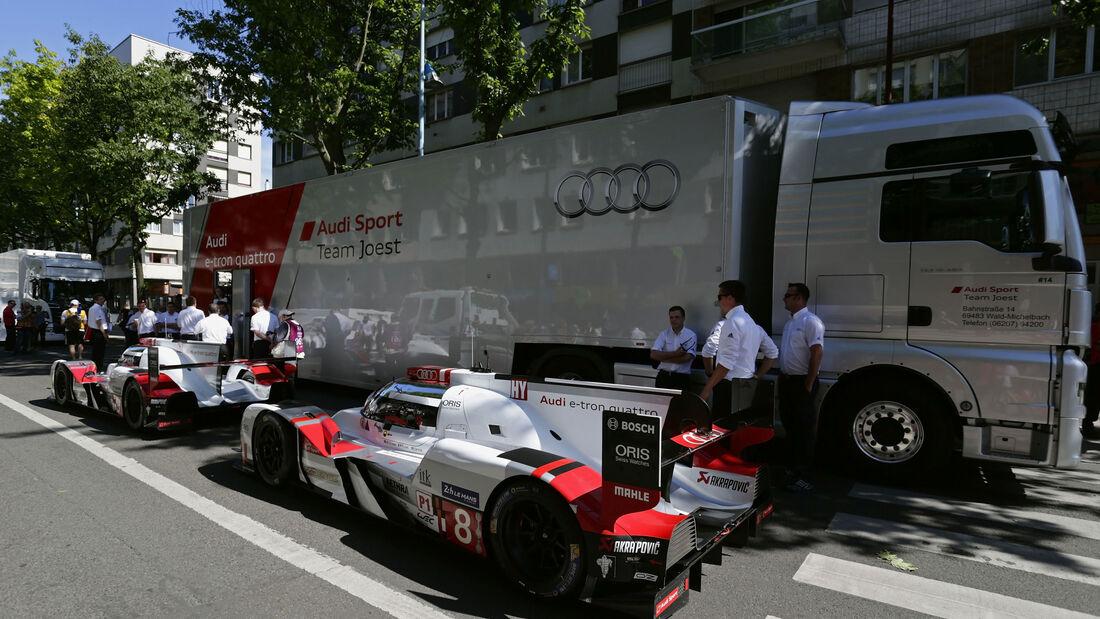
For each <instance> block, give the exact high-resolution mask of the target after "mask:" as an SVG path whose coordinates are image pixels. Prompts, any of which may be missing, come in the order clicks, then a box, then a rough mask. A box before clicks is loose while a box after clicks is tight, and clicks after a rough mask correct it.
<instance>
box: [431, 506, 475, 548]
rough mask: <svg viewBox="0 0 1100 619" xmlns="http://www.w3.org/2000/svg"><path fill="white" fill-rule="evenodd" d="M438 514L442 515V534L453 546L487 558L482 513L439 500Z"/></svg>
mask: <svg viewBox="0 0 1100 619" xmlns="http://www.w3.org/2000/svg"><path fill="white" fill-rule="evenodd" d="M436 512H437V513H439V514H442V516H443V518H442V523H441V524H442V526H441V533H442V534H443V537H444V539H446V540H447V541H449V542H451V543H452V544H455V545H458V546H462V547H463V548H465V549H466V550H469V551H470V552H476V553H477V554H479V555H482V556H485V544H484V542H483V541H482V538H481V516H482V514H481V512H479V511H477V510H475V509H470V508H467V507H463V506H461V505H456V504H455V503H452V502H450V501H447V500H445V499H439V507H438V508H437V510H436Z"/></svg>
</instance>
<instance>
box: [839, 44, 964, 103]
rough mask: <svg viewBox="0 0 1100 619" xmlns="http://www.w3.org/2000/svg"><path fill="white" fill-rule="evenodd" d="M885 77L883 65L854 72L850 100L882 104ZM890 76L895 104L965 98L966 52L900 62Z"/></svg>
mask: <svg viewBox="0 0 1100 619" xmlns="http://www.w3.org/2000/svg"><path fill="white" fill-rule="evenodd" d="M885 73H886V66H885V65H879V66H877V67H868V68H865V69H858V70H856V72H855V74H854V75H853V76H852V97H853V98H854V99H855V100H856V101H863V102H864V103H874V104H876V105H879V104H882V103H885V102H886V97H885V86H884V81H885ZM891 73H892V75H891V76H890V78H891V79H890V88H891V90H892V91H893V94H894V103H901V102H903V101H923V100H926V99H945V98H947V97H959V96H962V95H965V94H966V50H965V49H957V50H952V51H949V52H941V53H938V54H930V55H927V56H919V57H916V58H910V59H908V60H901V61H898V62H895V63H894V70H893V71H892V72H891Z"/></svg>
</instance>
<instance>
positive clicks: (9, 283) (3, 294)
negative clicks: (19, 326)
mask: <svg viewBox="0 0 1100 619" xmlns="http://www.w3.org/2000/svg"><path fill="white" fill-rule="evenodd" d="M104 290H105V288H104V280H103V266H102V265H100V264H99V263H98V262H96V261H94V260H92V256H91V255H90V254H81V253H76V252H65V251H53V250H45V249H13V250H11V251H6V252H3V253H0V303H4V304H7V302H8V300H9V299H15V300H16V301H17V302H18V304H19V305H22V304H23V303H24V302H26V303H30V304H31V305H32V306H34V307H36V308H38V310H39V311H48V312H49V313H50V324H49V326H48V327H47V328H46V340H47V341H52V342H60V341H64V340H65V328H64V327H63V326H62V324H61V312H62V311H64V310H66V309H68V308H69V303H70V302H71V301H72V300H73V299H76V300H77V301H80V304H81V307H83V308H84V309H88V308H90V307H91V306H92V303H93V302H94V301H95V299H94V295H95V294H96V293H102V292H103V291H104ZM3 333H4V330H3V328H2V327H0V334H3Z"/></svg>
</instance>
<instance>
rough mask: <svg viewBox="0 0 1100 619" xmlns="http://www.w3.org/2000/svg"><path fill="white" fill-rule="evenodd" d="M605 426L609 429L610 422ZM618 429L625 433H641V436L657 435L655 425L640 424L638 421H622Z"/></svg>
mask: <svg viewBox="0 0 1100 619" xmlns="http://www.w3.org/2000/svg"><path fill="white" fill-rule="evenodd" d="M607 425H608V427H609V428H610V427H611V423H610V422H608V424H607ZM619 427H621V428H622V429H623V430H626V431H627V432H638V433H641V434H656V433H657V425H656V424H649V423H641V422H638V421H623V422H622V423H621V424H619ZM611 429H612V430H614V429H615V428H611Z"/></svg>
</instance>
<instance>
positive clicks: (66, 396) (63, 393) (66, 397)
mask: <svg viewBox="0 0 1100 619" xmlns="http://www.w3.org/2000/svg"><path fill="white" fill-rule="evenodd" d="M72 388H73V379H72V373H71V372H69V370H68V369H66V368H65V367H64V366H62V367H59V368H57V370H56V371H55V372H54V373H53V399H54V401H55V402H57V405H58V406H68V404H69V403H70V402H72V401H73V392H72Z"/></svg>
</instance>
